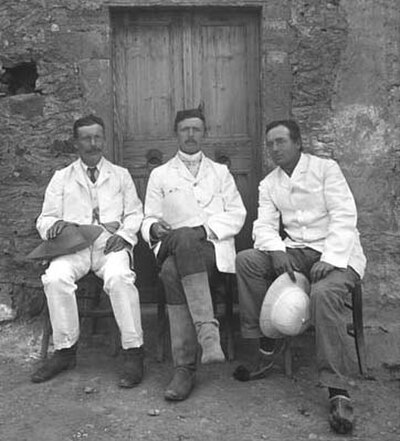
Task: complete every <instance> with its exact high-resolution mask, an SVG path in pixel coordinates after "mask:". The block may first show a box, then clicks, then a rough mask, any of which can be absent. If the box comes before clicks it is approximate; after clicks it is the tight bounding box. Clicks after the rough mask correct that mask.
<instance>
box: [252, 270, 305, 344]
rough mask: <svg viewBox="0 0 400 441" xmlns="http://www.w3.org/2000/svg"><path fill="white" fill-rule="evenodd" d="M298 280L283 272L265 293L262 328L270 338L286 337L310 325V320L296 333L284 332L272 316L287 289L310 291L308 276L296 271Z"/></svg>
mask: <svg viewBox="0 0 400 441" xmlns="http://www.w3.org/2000/svg"><path fill="white" fill-rule="evenodd" d="M294 275H295V278H296V282H293V281H292V280H291V279H290V277H289V274H288V273H284V274H281V275H280V276H279V277H277V278H276V279H275V281H274V282H273V283H272V284H271V285H270V287H269V289H268V290H267V293H266V294H265V297H264V300H263V303H262V306H261V312H260V329H261V332H262V333H263V334H264V335H265V336H266V337H269V338H284V337H288V336H294V335H298V334H300V333H301V332H303V331H304V330H305V329H306V328H307V327H308V326H309V321H305V322H304V324H303V326H301V327H299V330H298V332H296V333H289V334H288V333H283V332H281V331H280V330H278V329H277V328H276V326H275V325H274V321H273V319H272V317H271V314H272V310H273V306H274V305H275V303H276V302H278V301H279V299H280V297H281V296H282V294H283V293H284V292H285V291H288V290H291V289H293V288H300V289H301V290H302V291H303V292H304V293H305V294H306V295H308V294H309V293H310V288H311V286H310V282H309V281H308V279H307V277H306V276H305V275H304V274H302V273H299V272H295V273H294Z"/></svg>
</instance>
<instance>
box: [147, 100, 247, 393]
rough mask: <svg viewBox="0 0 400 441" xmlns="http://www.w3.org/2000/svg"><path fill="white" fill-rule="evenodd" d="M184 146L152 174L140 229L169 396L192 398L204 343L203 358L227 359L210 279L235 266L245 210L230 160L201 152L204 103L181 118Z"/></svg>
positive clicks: (178, 125) (180, 138) (178, 122)
mask: <svg viewBox="0 0 400 441" xmlns="http://www.w3.org/2000/svg"><path fill="white" fill-rule="evenodd" d="M174 128H175V133H176V136H177V140H178V147H179V149H178V152H177V154H176V155H175V156H174V157H173V158H172V159H170V160H169V161H168V162H167V163H165V164H164V165H161V166H160V167H157V168H155V169H154V170H153V171H152V173H151V175H150V178H149V182H148V186H147V192H146V201H145V219H144V221H143V225H142V230H141V231H142V235H143V237H144V238H145V240H146V241H147V242H148V243H149V245H150V246H151V247H154V248H155V252H156V255H157V261H158V264H159V266H160V269H161V271H160V277H161V279H162V282H163V285H164V288H165V294H166V302H167V308H168V316H169V325H170V334H171V346H172V358H173V361H174V367H175V370H174V375H173V378H172V380H171V382H170V383H169V385H168V386H167V389H166V391H165V399H167V400H170V401H180V400H184V399H186V398H187V397H188V396H189V394H190V392H191V391H192V389H193V387H194V384H195V373H196V360H197V347H198V343H199V344H200V346H201V349H202V357H201V362H202V363H203V364H206V363H215V362H223V361H224V360H225V356H224V353H223V352H222V349H221V345H220V336H219V329H218V321H217V320H216V319H215V318H214V311H213V305H212V299H211V293H210V282H211V281H212V279H213V278H215V276H217V275H218V271H221V272H228V273H229V272H230V273H233V272H234V271H235V268H234V262H235V246H234V236H235V235H236V234H237V233H239V231H240V229H241V228H242V226H243V223H244V220H245V217H246V210H245V208H244V205H243V202H242V199H241V197H240V195H239V192H238V190H237V188H236V185H235V181H234V179H233V177H232V175H231V174H230V172H229V170H228V168H227V167H226V166H225V165H222V164H218V163H216V162H214V161H212V160H211V159H209V158H208V157H206V156H205V155H204V154H203V152H202V151H201V144H202V141H203V139H204V135H205V129H206V125H205V117H204V115H203V112H202V110H201V109H190V110H183V111H179V112H178V113H177V115H176V118H175V127H174Z"/></svg>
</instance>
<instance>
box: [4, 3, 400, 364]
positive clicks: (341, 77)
mask: <svg viewBox="0 0 400 441" xmlns="http://www.w3.org/2000/svg"><path fill="white" fill-rule="evenodd" d="M115 3H117V2H115ZM118 3H119V4H121V5H125V6H146V5H154V6H157V5H163V6H168V5H170V6H179V5H186V6H187V5H222V6H224V5H226V6H254V7H257V8H258V9H259V11H260V18H261V26H262V33H261V58H262V63H261V66H262V72H261V78H262V87H261V89H262V108H263V119H264V120H270V119H272V118H280V117H286V116H288V115H293V116H294V117H295V118H296V119H298V120H299V122H300V123H301V126H302V128H303V134H304V144H305V146H306V148H307V149H308V150H310V151H313V152H315V153H317V154H320V155H323V156H332V157H335V158H336V159H337V160H338V161H339V163H340V165H341V167H342V169H343V171H344V173H345V174H346V177H347V179H348V181H349V183H350V186H351V187H352V189H353V192H354V195H355V197H356V201H357V205H358V208H359V229H360V232H361V236H362V243H363V245H364V247H365V250H366V254H367V257H368V261H369V264H368V269H367V275H366V277H365V284H364V291H365V315H366V318H367V324H368V326H369V327H370V330H371V332H370V334H371V336H372V337H371V338H372V340H373V341H379V342H382V341H383V342H386V343H384V344H383V345H381V347H384V346H385V344H386V345H387V347H388V348H389V347H393V348H394V347H395V346H396V347H397V353H396V351H394V352H393V348H392V349H391V350H390V351H389V350H388V351H387V357H386V358H388V357H389V352H390V357H392V358H394V359H396V357H397V359H400V353H399V351H400V349H399V346H400V345H398V343H397V345H396V339H398V338H399V335H400V330H399V325H398V324H397V323H398V321H399V320H398V315H399V309H400V291H399V290H398V287H399V286H400V274H399V271H398V268H399V264H400V257H399V256H400V254H399V252H398V249H399V232H398V225H399V204H400V202H399V195H400V178H399V173H398V168H399V155H400V142H399V139H400V138H399V135H400V133H399V132H400V122H399V116H398V115H399V114H400V112H399V110H400V109H399V107H400V72H399V69H400V50H399V42H400V32H399V31H400V29H399V26H400V5H398V1H397V0H385V1H383V0H380V1H377V0H326V1H320V0H291V1H288V0H284V1H279V0H266V1H229V0H221V1H215V0H208V1H207V0H203V1H197V2H194V1H189V0H183V1H178V0H165V1H162V2H161V1H160V0H147V1H146V0H119V1H118ZM108 7H109V4H107V2H105V1H101V0H68V1H66V0H54V1H51V2H50V1H49V0H29V1H28V0H25V1H23V0H20V1H16V0H3V1H2V3H1V5H0V54H1V55H0V66H2V68H3V70H2V71H0V72H2V73H3V74H4V73H7V72H9V70H10V69H11V68H13V67H15V66H17V65H19V64H21V63H23V62H25V63H28V62H34V64H35V66H36V69H37V75H38V78H37V80H36V85H35V88H34V90H33V91H30V93H26V91H25V93H18V94H16V95H9V90H8V88H7V85H5V84H1V83H0V127H1V130H0V158H1V162H0V172H1V173H0V194H1V201H2V204H1V206H0V243H1V248H0V249H1V250H2V252H1V254H0V320H1V319H5V318H12V317H14V316H15V315H17V314H19V315H33V314H36V313H37V312H38V310H40V308H41V305H42V303H41V302H42V300H41V299H42V297H41V290H40V280H39V278H38V274H39V273H40V272H41V268H40V267H39V266H37V265H32V264H31V263H27V262H26V261H24V259H23V256H24V255H25V254H26V253H27V252H28V251H30V250H31V249H32V248H33V247H34V246H35V245H36V244H37V243H38V242H39V239H38V236H37V233H36V232H35V228H34V220H35V217H36V216H37V215H38V214H39V211H40V207H41V202H42V198H43V192H44V189H45V186H46V184H47V183H48V180H49V179H50V176H51V175H52V173H53V171H54V170H55V169H57V168H60V167H62V166H63V165H66V164H68V163H70V162H71V161H72V159H74V157H75V155H74V150H73V145H72V142H71V132H70V128H71V125H72V122H73V120H74V119H75V118H76V117H79V116H81V115H82V114H84V113H87V112H95V113H97V114H99V115H100V116H102V117H103V118H104V119H105V120H106V121H107V124H108V127H107V128H108V131H110V129H111V122H112V116H111V112H112V84H111V67H110V66H111V63H110V57H111V55H110V54H111V49H110V46H111V45H110V29H109V9H108ZM19 92H21V90H20V91H19ZM107 154H108V156H110V157H111V156H112V155H111V150H110V151H109V152H107ZM264 164H265V171H266V172H267V171H268V170H269V169H270V167H271V162H270V161H269V157H268V154H267V153H266V152H265V155H264ZM397 342H398V340H397ZM390 357H389V358H390Z"/></svg>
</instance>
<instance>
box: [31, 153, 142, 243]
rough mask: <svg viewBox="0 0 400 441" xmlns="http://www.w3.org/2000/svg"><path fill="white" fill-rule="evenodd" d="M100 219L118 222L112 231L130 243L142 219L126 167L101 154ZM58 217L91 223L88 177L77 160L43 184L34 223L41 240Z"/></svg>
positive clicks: (98, 188) (98, 193) (101, 220)
mask: <svg viewBox="0 0 400 441" xmlns="http://www.w3.org/2000/svg"><path fill="white" fill-rule="evenodd" d="M96 187H97V195H98V203H99V219H100V222H101V223H106V222H115V221H118V222H119V223H120V228H119V229H118V231H117V232H116V234H118V235H120V236H121V237H123V238H124V239H125V240H126V241H127V242H129V243H130V244H131V245H132V246H134V245H135V244H136V242H137V235H136V234H137V232H138V231H139V229H140V224H141V222H142V219H143V207H142V203H141V201H140V199H139V198H138V196H137V193H136V188H135V184H134V183H133V180H132V178H131V175H130V174H129V172H128V170H127V169H125V168H122V167H120V166H118V165H115V164H112V163H111V162H109V161H107V160H106V159H105V158H103V163H102V165H101V169H100V174H99V177H98V179H97V182H96ZM58 220H64V221H68V222H74V223H77V224H91V223H92V202H91V197H90V191H89V187H88V180H87V177H86V176H85V174H84V170H83V168H82V166H81V164H80V160H77V161H75V162H73V163H72V164H71V165H69V166H68V167H65V168H63V169H62V170H58V171H56V172H55V173H54V175H53V177H52V178H51V180H50V183H49V185H48V186H47V189H46V193H45V197H44V202H43V207H42V212H41V214H40V216H39V218H38V220H37V223H36V227H37V229H38V231H39V234H40V236H41V237H42V239H43V240H46V232H47V230H48V229H49V228H50V227H51V226H52V225H53V224H54V223H55V222H56V221H58Z"/></svg>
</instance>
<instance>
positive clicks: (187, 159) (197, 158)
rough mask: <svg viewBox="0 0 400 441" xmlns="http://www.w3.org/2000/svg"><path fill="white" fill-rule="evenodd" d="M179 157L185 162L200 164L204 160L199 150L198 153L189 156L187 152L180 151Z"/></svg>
mask: <svg viewBox="0 0 400 441" xmlns="http://www.w3.org/2000/svg"><path fill="white" fill-rule="evenodd" d="M178 157H179V159H180V160H182V161H184V162H200V161H201V160H202V158H203V152H202V151H201V150H199V151H198V152H197V153H194V154H193V155H189V154H187V153H185V152H182V150H178Z"/></svg>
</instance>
